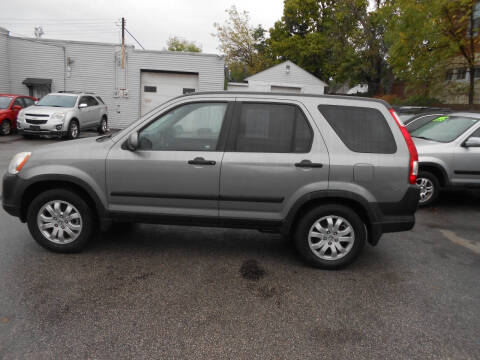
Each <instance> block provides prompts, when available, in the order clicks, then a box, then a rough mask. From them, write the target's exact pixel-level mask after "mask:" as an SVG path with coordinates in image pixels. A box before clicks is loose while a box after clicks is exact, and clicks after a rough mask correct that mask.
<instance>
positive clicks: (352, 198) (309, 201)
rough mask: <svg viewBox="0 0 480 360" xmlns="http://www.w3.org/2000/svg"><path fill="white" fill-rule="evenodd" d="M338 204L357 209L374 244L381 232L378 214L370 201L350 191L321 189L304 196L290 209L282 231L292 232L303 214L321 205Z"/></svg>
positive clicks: (369, 239) (370, 240)
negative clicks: (376, 225) (376, 223)
mask: <svg viewBox="0 0 480 360" xmlns="http://www.w3.org/2000/svg"><path fill="white" fill-rule="evenodd" d="M326 204H337V205H343V206H346V207H348V208H350V209H352V210H353V211H355V212H356V213H357V214H358V216H360V218H361V219H362V221H363V222H364V223H365V225H366V227H367V232H368V241H369V242H370V243H371V244H372V245H374V244H376V243H377V242H378V238H379V236H380V234H377V229H374V227H373V224H374V223H375V221H376V218H377V216H376V214H375V212H374V211H373V210H372V209H371V206H369V205H368V201H367V200H365V199H364V198H362V197H361V196H360V195H357V194H354V193H351V192H348V191H341V190H339V191H332V190H327V191H319V192H313V193H310V194H306V195H304V196H302V197H301V198H300V199H299V200H297V202H296V203H295V205H294V206H293V207H292V209H291V210H290V211H289V213H288V215H287V218H286V221H285V224H284V229H283V231H282V232H284V233H286V234H290V233H291V231H292V230H294V229H295V227H296V225H297V223H298V221H299V219H300V218H301V217H302V215H303V214H305V213H307V212H308V211H310V210H311V209H312V208H315V207H317V206H320V205H326Z"/></svg>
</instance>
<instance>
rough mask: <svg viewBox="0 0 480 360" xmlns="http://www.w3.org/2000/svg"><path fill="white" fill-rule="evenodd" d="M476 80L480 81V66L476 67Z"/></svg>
mask: <svg viewBox="0 0 480 360" xmlns="http://www.w3.org/2000/svg"><path fill="white" fill-rule="evenodd" d="M475 79H480V66H477V67H475Z"/></svg>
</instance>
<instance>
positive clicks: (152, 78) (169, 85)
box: [140, 71, 198, 115]
mask: <svg viewBox="0 0 480 360" xmlns="http://www.w3.org/2000/svg"><path fill="white" fill-rule="evenodd" d="M140 86H141V113H142V115H144V114H146V113H147V112H149V111H150V110H152V109H153V108H155V107H157V106H158V105H160V104H162V103H164V102H165V101H167V100H170V99H171V98H173V97H175V96H178V95H182V94H186V93H189V92H194V91H198V74H182V73H169V72H151V71H142V72H141V75H140Z"/></svg>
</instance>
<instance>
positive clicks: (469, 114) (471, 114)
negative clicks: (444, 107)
mask: <svg viewBox="0 0 480 360" xmlns="http://www.w3.org/2000/svg"><path fill="white" fill-rule="evenodd" d="M448 115H449V116H465V117H473V118H475V119H480V112H476V111H458V112H453V113H450V114H448Z"/></svg>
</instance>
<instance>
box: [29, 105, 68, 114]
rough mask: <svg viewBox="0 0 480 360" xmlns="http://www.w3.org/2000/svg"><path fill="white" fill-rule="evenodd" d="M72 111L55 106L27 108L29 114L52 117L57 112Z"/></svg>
mask: <svg viewBox="0 0 480 360" xmlns="http://www.w3.org/2000/svg"><path fill="white" fill-rule="evenodd" d="M69 110H71V108H62V107H55V106H38V105H35V106H29V107H28V108H25V112H26V113H29V114H32V115H33V114H43V115H45V114H48V115H51V114H53V113H57V112H66V111H69Z"/></svg>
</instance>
